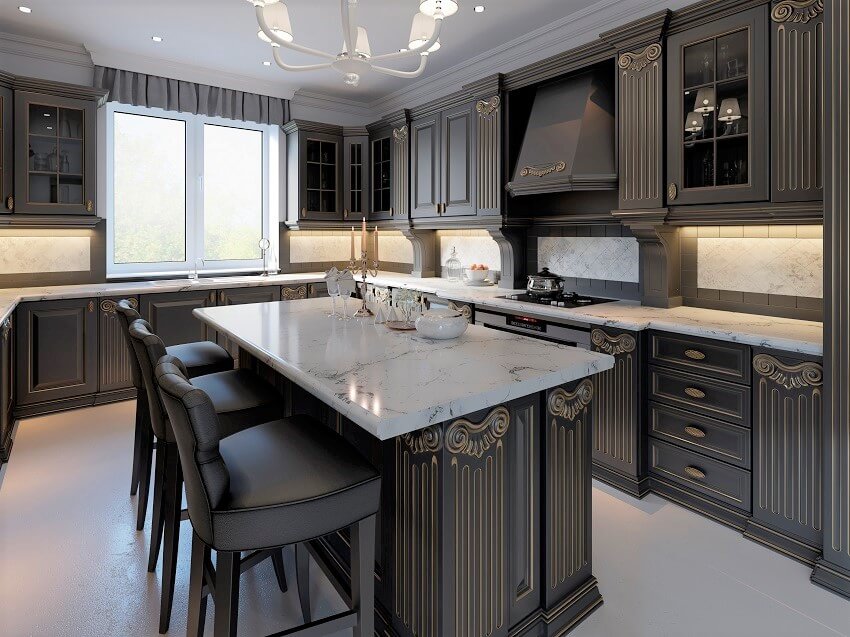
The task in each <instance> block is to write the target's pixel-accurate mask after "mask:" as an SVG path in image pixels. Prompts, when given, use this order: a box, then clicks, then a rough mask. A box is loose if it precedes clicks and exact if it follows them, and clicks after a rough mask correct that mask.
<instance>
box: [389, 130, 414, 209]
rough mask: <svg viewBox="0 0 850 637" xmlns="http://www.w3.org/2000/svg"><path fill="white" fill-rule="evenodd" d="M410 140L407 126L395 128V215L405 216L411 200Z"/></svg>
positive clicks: (393, 146)
mask: <svg viewBox="0 0 850 637" xmlns="http://www.w3.org/2000/svg"><path fill="white" fill-rule="evenodd" d="M409 148H410V140H409V134H408V127H407V126H400V127H399V128H395V129H393V144H392V153H393V173H392V187H393V195H392V198H393V209H392V214H393V216H394V217H401V218H404V217H406V216H407V213H408V210H409V209H408V205H409V202H410V188H409V184H410V177H409V175H410V153H409Z"/></svg>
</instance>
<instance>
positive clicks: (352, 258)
mask: <svg viewBox="0 0 850 637" xmlns="http://www.w3.org/2000/svg"><path fill="white" fill-rule="evenodd" d="M351 260H352V261H354V226H351Z"/></svg>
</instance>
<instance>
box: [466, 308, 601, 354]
mask: <svg viewBox="0 0 850 637" xmlns="http://www.w3.org/2000/svg"><path fill="white" fill-rule="evenodd" d="M475 324H476V325H483V326H484V327H489V328H491V329H494V330H501V331H503V332H513V333H515V334H523V335H525V336H531V337H532V338H538V339H541V340H544V341H551V342H553V343H561V344H563V345H572V346H573V347H580V348H582V349H590V326H589V325H585V324H582V323H578V322H572V321H565V320H559V319H553V318H551V317H544V316H541V315H539V314H533V313H523V314H517V313H512V312H505V311H503V310H493V309H490V308H482V307H480V306H477V307H476V309H475Z"/></svg>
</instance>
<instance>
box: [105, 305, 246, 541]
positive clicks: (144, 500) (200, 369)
mask: <svg viewBox="0 0 850 637" xmlns="http://www.w3.org/2000/svg"><path fill="white" fill-rule="evenodd" d="M116 314H117V315H118V317H119V320H120V321H121V327H122V328H123V329H122V333H123V334H124V338H125V339H126V341H127V347H129V348H130V369H131V374H132V379H133V387H134V388H135V389H136V393H137V395H138V398H137V400H136V427H135V435H134V439H133V472H132V476H131V479H130V495H136V493H137V492H138V494H139V499H138V502H137V506H138V508H137V511H136V528H137V529H138V530H140V531H141V530H142V529H143V528H144V526H145V516H146V515H147V513H146V512H147V510H148V493H149V491H150V480H151V465H152V462H153V448H154V439H153V431H152V430H151V424H150V414H149V412H148V401H147V400H145V398H144V396H145V385H144V381H143V380H142V372H141V370H140V369H139V362H138V360H136V355H135V352H134V350H133V343H132V342H131V341H130V323H132V322H133V321H135V320H136V319H140V318H142V317H141V315H140V314H139V313H138V312H137V311H136V308H134V307H133V305H132V303H131V301H129V300H128V299H122V300H121V301H119V302H118V304H117V307H116ZM165 350H166V352H168V353H169V354H172V355H174V356H177V357H178V358H179V359H180V360H181V361H183V364H184V365H185V366H186V370H187V371H188V373H189V378H193V377H195V376H200V375H202V374H212V373H215V372H223V371H226V370H229V369H233V359H232V358H231V357H230V354H228V353H227V350H225V349H224V348H223V347H220V346H219V345H216V344H215V343H213V342H210V341H198V342H196V343H184V344H182V345H172V346H170V347H166V348H165Z"/></svg>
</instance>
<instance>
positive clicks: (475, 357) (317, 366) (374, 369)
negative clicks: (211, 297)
mask: <svg viewBox="0 0 850 637" xmlns="http://www.w3.org/2000/svg"><path fill="white" fill-rule="evenodd" d="M328 311H329V302H328V300H327V299H308V300H304V301H297V302H287V301H282V302H278V303H257V304H251V305H236V306H221V307H210V308H202V309H196V310H195V311H194V314H195V316H197V317H198V318H200V319H201V320H202V321H204V322H206V323H208V324H209V325H210V326H211V327H212V328H213V329H215V330H216V331H219V332H222V333H224V334H227V336H228V337H229V338H230V339H232V340H234V341H236V342H237V343H239V345H240V347H242V348H243V349H245V350H246V351H248V352H250V353H251V354H252V355H254V356H255V357H256V358H258V359H259V360H261V361H263V362H265V363H266V364H268V365H269V366H271V367H272V368H273V369H275V370H276V371H278V372H279V373H281V374H283V375H284V376H285V377H287V378H289V379H290V380H292V381H293V382H295V383H296V384H298V385H299V386H301V387H302V388H304V389H305V390H307V391H309V392H310V393H311V394H313V395H314V396H316V397H317V398H319V399H321V400H322V401H324V402H325V403H326V404H328V405H330V406H331V407H332V408H334V409H335V410H337V411H338V412H339V413H341V414H342V415H344V416H346V417H347V418H350V419H351V420H352V421H353V422H355V423H356V424H357V425H359V426H360V427H362V428H363V429H365V430H366V431H368V432H369V433H371V434H372V435H374V436H376V437H377V438H380V439H381V440H387V439H389V438H394V437H396V436H399V435H402V434H405V433H409V432H412V431H416V430H419V429H422V428H424V427H427V426H428V425H431V424H436V423H441V422H444V421H447V420H450V419H452V418H457V417H459V416H464V415H466V414H470V413H472V412H475V411H478V410H479V409H486V408H488V407H492V406H494V405H499V404H502V403H505V402H507V401H510V400H512V399H514V398H520V397H522V396H527V395H529V394H533V393H535V392H539V391H543V390H546V389H550V388H552V387H556V386H558V385H562V384H564V383H568V382H570V381H573V380H578V379H580V378H584V377H585V376H590V375H592V374H595V373H597V372H600V371H604V370H606V369H610V368H612V367H613V365H614V358H613V357H611V356H608V355H607V354H601V353H598V352H590V351H587V350H582V349H578V348H575V347H567V346H565V345H557V344H553V343H549V342H546V341H541V340H537V339H532V338H528V337H526V336H521V335H517V334H511V333H508V332H501V331H497V330H492V329H489V328H486V327H481V326H477V325H471V326H469V328H468V329H467V331H466V332H465V333H464V334H463V335H462V336H461V337H460V338H457V339H453V340H447V341H436V340H430V339H426V338H423V337H421V336H419V334H418V333H417V332H415V331H413V332H394V331H392V330H390V329H389V328H387V327H386V326H384V325H375V324H374V323H373V322H372V321H371V320H368V319H366V320H358V319H352V320H349V321H340V320H337V319H334V318H329V317H328V316H327V313H328Z"/></svg>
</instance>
